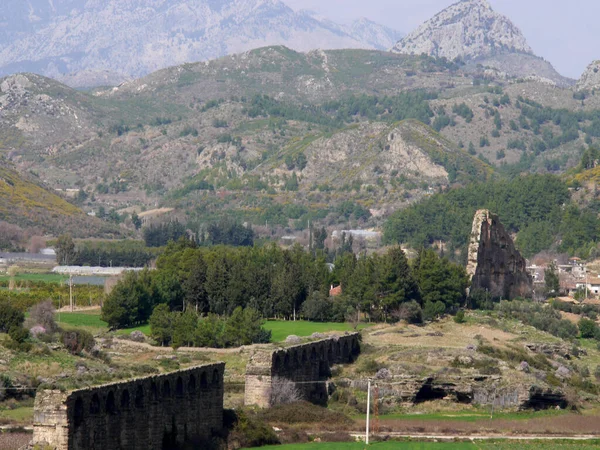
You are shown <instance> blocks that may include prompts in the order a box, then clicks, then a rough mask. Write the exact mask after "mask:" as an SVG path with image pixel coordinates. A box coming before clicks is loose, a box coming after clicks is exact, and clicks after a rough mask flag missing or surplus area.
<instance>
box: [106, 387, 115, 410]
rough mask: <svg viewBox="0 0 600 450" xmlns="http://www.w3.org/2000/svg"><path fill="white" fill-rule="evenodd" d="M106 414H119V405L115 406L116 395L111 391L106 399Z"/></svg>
mask: <svg viewBox="0 0 600 450" xmlns="http://www.w3.org/2000/svg"><path fill="white" fill-rule="evenodd" d="M106 413H107V414H116V413H117V405H116V404H115V393H114V392H113V391H110V392H109V393H108V396H107V397H106Z"/></svg>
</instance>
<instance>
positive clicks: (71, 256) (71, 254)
mask: <svg viewBox="0 0 600 450" xmlns="http://www.w3.org/2000/svg"><path fill="white" fill-rule="evenodd" d="M76 256H77V255H76V253H75V243H74V242H73V238H72V237H71V235H70V234H61V235H60V236H59V237H58V240H57V241H56V261H57V262H58V264H60V265H61V266H69V265H71V264H73V262H74V261H75V258H76Z"/></svg>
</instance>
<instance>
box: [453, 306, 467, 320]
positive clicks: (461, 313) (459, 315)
mask: <svg viewBox="0 0 600 450" xmlns="http://www.w3.org/2000/svg"><path fill="white" fill-rule="evenodd" d="M454 321H455V322H456V323H465V322H466V319H465V312H464V311H463V310H462V309H459V310H458V312H457V313H456V316H454Z"/></svg>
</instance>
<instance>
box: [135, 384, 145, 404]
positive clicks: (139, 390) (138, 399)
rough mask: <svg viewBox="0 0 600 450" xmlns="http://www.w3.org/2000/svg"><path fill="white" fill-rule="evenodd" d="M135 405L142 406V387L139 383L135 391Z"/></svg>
mask: <svg viewBox="0 0 600 450" xmlns="http://www.w3.org/2000/svg"><path fill="white" fill-rule="evenodd" d="M135 407H136V408H143V407H144V387H143V386H142V385H141V384H140V385H139V386H138V387H137V390H136V391H135Z"/></svg>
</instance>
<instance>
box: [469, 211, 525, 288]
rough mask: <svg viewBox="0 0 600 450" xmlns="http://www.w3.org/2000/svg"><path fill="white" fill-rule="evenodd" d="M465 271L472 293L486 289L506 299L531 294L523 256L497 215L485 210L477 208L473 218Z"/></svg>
mask: <svg viewBox="0 0 600 450" xmlns="http://www.w3.org/2000/svg"><path fill="white" fill-rule="evenodd" d="M467 273H468V274H469V276H470V277H471V292H474V291H477V290H485V291H486V292H489V293H490V294H491V295H492V297H495V298H498V297H501V298H503V299H508V300H511V299H513V298H515V297H529V296H531V293H532V283H533V281H532V279H531V276H530V275H529V274H528V273H527V270H526V262H525V259H524V258H523V257H522V256H521V254H520V253H519V252H518V250H517V249H516V248H515V245H514V243H513V240H512V238H511V237H510V235H509V234H508V233H507V231H506V230H505V229H504V226H502V224H501V223H500V219H499V218H498V216H496V215H494V214H492V213H490V212H489V211H487V210H480V211H477V212H476V213H475V218H474V219H473V228H472V231H471V240H470V243H469V252H468V264H467Z"/></svg>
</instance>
